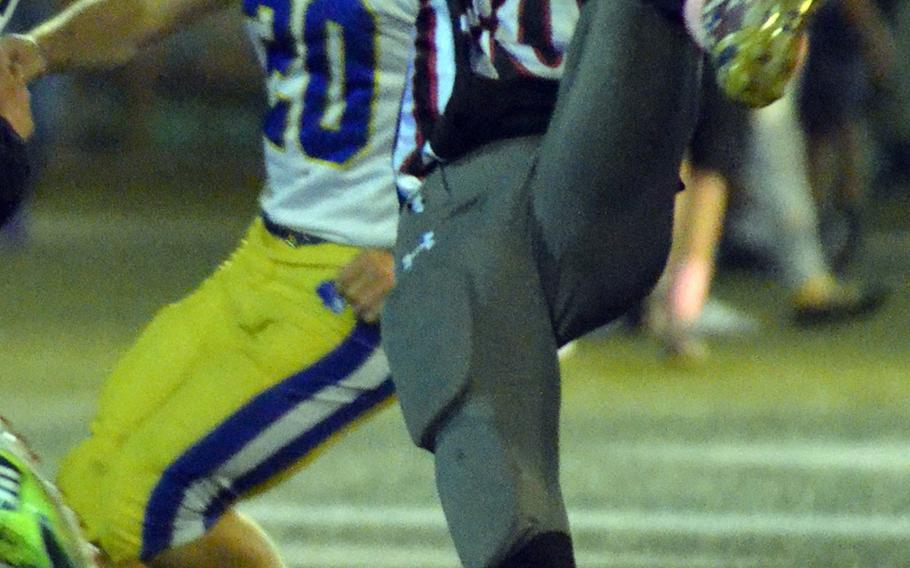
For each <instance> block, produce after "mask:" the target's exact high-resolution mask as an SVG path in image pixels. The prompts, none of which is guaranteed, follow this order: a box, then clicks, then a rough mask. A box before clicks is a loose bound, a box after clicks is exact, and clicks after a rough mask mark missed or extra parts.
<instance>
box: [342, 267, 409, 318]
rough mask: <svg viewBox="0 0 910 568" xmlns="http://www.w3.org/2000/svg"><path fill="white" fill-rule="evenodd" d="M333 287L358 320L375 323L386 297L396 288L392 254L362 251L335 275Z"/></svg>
mask: <svg viewBox="0 0 910 568" xmlns="http://www.w3.org/2000/svg"><path fill="white" fill-rule="evenodd" d="M335 284H336V285H337V287H338V293H339V294H341V295H342V297H344V299H345V300H347V301H348V303H349V304H351V307H353V308H354V313H356V314H357V316H358V317H359V318H360V319H362V320H363V321H365V322H367V323H376V322H378V321H379V314H381V313H382V305H383V303H385V297H386V295H388V293H389V291H390V290H391V289H392V286H394V285H395V260H394V259H393V258H392V253H390V252H389V251H387V250H384V249H367V250H365V251H363V252H361V253H360V254H358V255H357V256H356V257H355V258H354V260H352V261H351V262H349V263H348V264H347V265H345V266H344V267H343V268H342V269H341V270H340V271H339V272H338V277H337V278H336V279H335Z"/></svg>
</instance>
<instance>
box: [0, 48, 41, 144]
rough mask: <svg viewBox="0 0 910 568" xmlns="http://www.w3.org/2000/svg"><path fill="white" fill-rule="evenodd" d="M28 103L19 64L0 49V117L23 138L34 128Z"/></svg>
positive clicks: (26, 89) (27, 94) (29, 100)
mask: <svg viewBox="0 0 910 568" xmlns="http://www.w3.org/2000/svg"><path fill="white" fill-rule="evenodd" d="M30 103H31V97H30V96H29V92H28V88H27V87H26V83H25V79H24V76H23V72H22V68H21V66H20V65H19V64H17V63H15V62H14V61H12V60H10V58H9V56H8V54H7V53H6V52H5V51H3V50H0V117H3V118H4V119H5V120H6V121H7V122H8V123H9V125H10V126H12V127H13V130H15V131H16V134H18V135H19V136H21V137H22V138H23V139H27V138H29V137H30V136H31V135H32V132H33V131H34V130H35V123H34V120H33V119H32V111H31V106H30Z"/></svg>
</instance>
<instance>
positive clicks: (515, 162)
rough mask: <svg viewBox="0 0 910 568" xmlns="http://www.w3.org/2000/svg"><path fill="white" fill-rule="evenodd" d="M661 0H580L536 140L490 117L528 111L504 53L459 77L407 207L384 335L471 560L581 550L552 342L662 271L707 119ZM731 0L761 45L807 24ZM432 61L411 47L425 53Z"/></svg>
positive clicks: (579, 330) (794, 11)
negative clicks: (571, 516) (506, 80)
mask: <svg viewBox="0 0 910 568" xmlns="http://www.w3.org/2000/svg"><path fill="white" fill-rule="evenodd" d="M750 2H751V3H750ZM719 3H720V4H723V0H721V2H714V5H717V4H719ZM467 4H468V5H470V3H467ZM494 4H495V3H494ZM660 4H662V5H660V6H658V0H655V2H654V3H653V4H652V3H643V2H642V1H641V0H588V2H586V3H585V4H584V6H583V7H582V12H581V16H580V19H579V21H578V26H577V28H576V31H575V35H574V37H573V39H572V44H571V45H570V46H569V49H568V61H567V62H566V63H565V69H564V76H563V79H562V81H561V84H560V85H559V92H558V100H557V103H556V107H555V111H554V112H553V115H552V119H551V121H550V123H549V126H548V128H547V130H546V133H545V134H544V135H543V136H542V137H540V136H537V135H534V134H533V133H528V132H525V133H522V132H521V128H522V125H523V124H526V122H523V121H516V120H513V118H514V117H513V116H505V115H503V116H500V117H497V116H496V115H495V112H498V111H503V110H505V111H513V110H514V109H515V105H519V106H520V105H525V106H524V107H523V108H524V109H531V110H535V108H536V107H535V99H533V98H532V97H530V96H528V97H524V99H523V100H518V101H515V105H511V104H504V103H503V102H502V101H503V97H506V96H508V95H509V94H512V93H514V92H516V89H509V88H500V89H499V90H497V88H496V86H495V81H491V80H490V78H491V76H492V75H495V74H496V73H497V72H501V69H502V68H501V67H499V66H497V65H496V62H495V61H494V62H493V64H492V65H488V66H486V67H481V69H480V74H482V75H483V78H477V77H474V78H472V79H469V80H467V81H462V82H459V81H458V78H457V76H456V80H455V84H454V87H453V93H454V94H453V95H452V96H453V100H450V101H449V102H448V105H447V106H446V107H445V109H444V114H445V115H448V116H444V117H443V119H441V120H440V122H439V125H440V126H437V127H436V129H435V130H433V131H432V132H429V135H430V137H429V140H430V142H431V146H432V149H433V150H434V151H435V155H436V156H437V157H438V156H442V157H443V158H446V160H445V161H442V162H441V163H439V164H438V166H437V167H436V168H435V169H433V170H432V173H430V175H429V176H428V177H427V178H426V179H425V182H424V184H423V186H422V189H421V190H420V191H419V192H417V193H415V194H413V195H411V196H410V198H409V201H407V203H406V205H405V207H404V209H403V213H402V218H401V220H400V226H399V238H398V242H397V245H396V251H395V256H396V273H397V279H398V280H397V282H398V284H397V287H396V289H395V290H394V291H393V292H392V294H391V296H390V297H389V299H388V301H387V303H386V308H385V312H384V315H383V340H384V343H385V348H386V351H387V354H388V357H389V361H390V364H391V367H392V376H393V378H394V380H395V383H396V387H397V390H398V395H399V398H400V402H401V407H402V410H403V413H404V417H405V420H406V423H407V426H408V429H409V431H410V433H411V436H412V437H413V438H414V440H415V441H416V442H417V443H418V444H419V445H420V446H422V447H424V448H426V449H428V450H430V451H432V452H433V453H434V454H435V466H436V482H437V489H438V493H439V496H440V499H441V502H442V505H443V509H444V510H445V514H446V518H447V521H448V524H449V528H450V532H451V535H452V538H453V540H454V542H455V546H456V548H457V551H458V554H459V556H460V558H461V560H462V562H463V563H464V565H465V566H468V567H499V568H505V567H519V566H522V567H532V566H533V567H541V568H544V567H566V566H574V557H573V551H572V544H571V538H570V536H569V524H568V520H567V515H566V510H565V505H564V502H563V498H562V494H561V490H560V483H559V407H560V377H559V366H558V360H557V349H558V347H559V346H561V345H563V344H565V343H567V342H568V341H570V340H572V339H574V338H577V337H579V336H580V335H582V334H584V333H585V332H587V331H589V330H591V329H593V328H595V327H598V326H600V325H603V324H604V323H606V322H608V321H610V320H612V319H614V318H615V317H617V316H618V315H620V314H622V313H623V312H624V311H626V309H627V308H629V307H630V306H631V305H632V304H633V303H635V302H636V301H637V300H638V299H639V298H641V297H643V296H644V295H645V294H647V293H648V291H649V290H650V289H651V287H652V286H653V284H654V283H655V281H656V280H657V278H658V276H659V275H660V273H661V270H662V269H663V266H664V263H665V261H666V256H667V253H668V249H669V244H670V235H671V225H672V217H673V202H674V194H675V193H676V191H677V190H679V188H680V183H679V178H678V173H679V166H680V161H681V159H682V155H683V151H684V149H685V147H686V145H687V143H688V141H689V137H690V134H691V132H692V129H693V127H694V119H695V116H696V104H697V103H696V99H697V88H698V80H699V77H698V76H699V67H700V64H699V62H700V54H699V51H698V49H697V48H696V46H695V44H694V43H693V42H692V41H691V39H690V38H689V37H688V36H687V34H686V31H685V29H684V27H683V25H682V24H681V22H680V19H679V18H674V17H673V14H674V12H675V13H676V14H677V15H678V13H679V11H680V9H681V7H682V2H674V0H668V1H666V2H663V1H661V2H660ZM465 5H466V3H464V2H449V3H448V9H449V11H450V12H452V14H454V15H451V20H452V22H453V25H452V29H454V30H458V31H463V32H464V33H465V35H468V34H472V33H473V34H474V36H473V37H481V38H482V37H484V36H483V35H482V34H483V33H485V32H484V31H483V29H482V28H483V22H484V19H483V17H477V14H474V13H471V12H470V11H469V12H468V13H467V14H459V13H458V10H459V9H463V8H464V6H465ZM529 5H531V6H533V7H536V9H541V5H540V3H537V2H535V3H533V4H532V3H529ZM553 5H554V4H550V6H551V7H552V6H553ZM711 5H712V4H711V3H709V4H708V8H707V9H708V10H710V9H711V8H710V6H711ZM729 5H731V6H733V5H735V6H733V7H734V8H735V9H740V12H742V11H746V12H748V11H749V10H751V9H752V8H750V7H749V6H751V5H756V6H757V10H759V11H760V12H761V14H760V15H759V16H758V17H757V18H756V19H755V20H752V22H753V23H755V26H754V28H752V29H751V30H747V35H748V33H752V32H755V33H758V32H759V30H762V31H761V33H764V32H765V31H768V32H769V35H768V36H767V38H765V39H767V41H769V42H770V41H778V40H777V39H771V38H778V39H779V38H781V37H786V36H788V35H790V34H791V32H794V30H796V33H801V29H802V24H801V22H798V21H797V22H794V21H792V20H791V18H797V19H799V18H802V17H803V15H804V14H802V13H801V12H799V9H798V8H794V7H793V6H789V5H787V6H783V7H781V6H780V5H779V3H775V2H774V0H747V2H738V1H736V0H732V1H731V2H730V3H729ZM743 6H746V8H743ZM527 9H528V10H531V9H535V8H527ZM733 11H735V10H733ZM776 11H780V12H781V13H782V14H783V17H782V18H778V17H777V16H780V15H781V14H776V15H775V17H774V18H773V20H774V21H779V20H783V21H784V22H785V25H786V26H787V28H786V29H784V30H777V33H775V34H773V35H770V32H773V31H774V30H773V29H770V30H769V29H767V28H768V27H769V26H764V24H765V23H766V22H769V21H771V20H772V19H771V18H770V14H771V13H772V12H775V13H776ZM554 14H555V9H554ZM525 15H526V14H525ZM481 16H483V15H481ZM668 16H670V17H668ZM723 17H724V16H723V15H722V16H720V19H723ZM707 20H710V21H712V22H716V21H718V20H717V19H713V20H712V19H710V18H707ZM742 23H743V22H737V25H739V24H742ZM750 25H751V24H750ZM472 26H475V27H474V28H472ZM423 27H425V28H426V29H430V30H432V31H433V33H437V31H438V29H439V27H438V20H435V19H433V18H430V17H426V18H424V19H421V18H420V17H419V18H418V30H420V29H422V28H423ZM770 27H772V28H773V27H774V26H773V22H772V25H771V26H770ZM519 29H520V25H519ZM541 29H545V27H543V28H542V27H540V26H537V27H533V28H532V27H529V28H527V29H526V30H525V31H526V32H527V35H526V36H521V35H519V37H528V36H529V35H530V34H531V33H532V32H534V33H540V31H541ZM553 29H557V26H556V25H555V24H554V25H553ZM712 29H713V28H712ZM733 30H734V31H740V28H739V27H736V26H734V27H733ZM729 31H730V28H729V27H727V28H726V29H725V30H722V31H721V32H720V33H721V34H727V33H728V32H729ZM782 32H783V33H782ZM456 33H458V32H456ZM504 33H505V32H504ZM708 33H711V32H710V31H709V32H708ZM725 37H726V36H725ZM742 37H743V36H740V35H737V36H736V37H735V38H734V39H733V42H734V45H733V52H730V53H725V54H724V57H725V59H724V61H728V60H729V58H726V55H730V56H733V57H735V51H736V47H737V46H736V43H735V42H738V41H740V39H741V38H742ZM484 41H486V40H484ZM763 41H764V40H763ZM788 41H789V42H790V43H789V44H788V45H787V46H785V49H783V50H777V52H776V53H777V54H778V55H779V54H780V53H781V52H783V51H786V52H787V55H786V57H787V58H795V50H796V41H795V40H794V39H793V36H792V35H790V39H789V40H788ZM456 43H457V42H456ZM727 45H728V46H729V44H727ZM418 46H420V43H419V42H418ZM765 47H768V46H765ZM776 47H780V46H779V45H778V46H776ZM457 49H458V48H457V47H456V55H458V52H457ZM494 49H496V48H494V47H491V48H489V51H490V52H493V51H494ZM418 51H419V50H418ZM465 51H467V53H468V54H469V55H465ZM719 52H724V50H723V49H720V50H719ZM499 53H501V50H500V51H499V52H497V54H499ZM538 53H544V54H545V55H546V52H545V51H541V50H539V51H538ZM461 55H462V57H463V59H462V64H461V65H462V66H461V68H460V69H461V70H463V69H464V68H468V69H471V70H476V69H477V68H478V66H477V63H476V62H477V61H478V59H477V57H478V56H482V55H483V54H482V53H479V52H478V51H472V50H471V49H467V50H463V51H462V53H461ZM550 55H551V54H550ZM440 60H441V58H438V57H424V58H421V55H420V53H418V58H417V64H418V66H419V65H420V64H421V62H429V63H430V64H432V65H433V66H438V65H439V61H440ZM788 61H790V59H788ZM465 62H467V63H465ZM782 68H788V69H789V68H790V67H789V63H787V64H785V65H783V66H782ZM734 71H736V70H734ZM740 71H741V69H740ZM469 73H470V71H469ZM746 75H748V73H746ZM443 77H444V76H443ZM779 78H780V77H777V79H779ZM436 85H437V84H436V83H434V82H432V81H424V84H423V85H418V87H417V88H416V90H417V91H419V90H420V88H424V91H425V92H427V93H430V94H431V95H433V96H424V97H423V99H421V98H420V96H419V94H418V96H415V106H419V104H420V103H421V101H422V100H429V101H435V100H436V99H435V94H436V93H437V91H440V92H441V91H442V90H443V89H441V88H438V89H437V90H436V91H434V90H433V89H434V88H436ZM427 86H429V88H427ZM778 87H779V85H776V87H775V89H774V92H775V93H777V92H779V90H780V89H779V88H778ZM466 91H467V95H466V94H465V92H466ZM746 91H749V92H753V89H752V85H751V83H747V84H746ZM529 92H531V91H529ZM534 92H535V93H537V94H539V92H536V91H534ZM456 95H457V96H460V97H462V99H461V102H458V101H456V100H455V97H456ZM775 96H779V95H775ZM762 104H765V103H764V102H762ZM538 106H541V105H538ZM541 107H542V106H541ZM426 108H427V107H426V106H424V107H423V108H421V109H419V110H421V111H422V112H426ZM491 109H493V111H491ZM431 110H432V109H431ZM418 114H419V113H418ZM531 114H533V113H531ZM476 115H484V116H483V118H482V119H480V120H478V119H477V118H476ZM472 117H474V120H472ZM447 121H448V122H447ZM418 122H419V121H418ZM402 124H403V126H404V127H408V126H409V124H408V123H407V122H403V123H402ZM496 128H500V133H501V134H503V135H501V136H499V137H497V136H496V132H495V129H496ZM405 130H407V128H405ZM491 130H492V131H493V132H491ZM422 134H427V133H425V132H424V133H422ZM520 134H525V135H523V136H522V135H520ZM529 134H530V135H529ZM464 139H473V140H474V141H475V142H476V144H474V146H473V147H472V146H471V144H470V143H467V144H466V143H464ZM418 140H421V138H419V137H418ZM460 142H461V143H460ZM442 150H445V154H447V155H443V152H442ZM459 150H461V152H460V153H459ZM412 162H413V161H412Z"/></svg>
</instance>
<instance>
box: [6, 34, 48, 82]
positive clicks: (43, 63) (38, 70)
mask: <svg viewBox="0 0 910 568" xmlns="http://www.w3.org/2000/svg"><path fill="white" fill-rule="evenodd" d="M0 51H2V52H3V53H4V54H5V56H6V57H7V58H8V59H9V60H10V62H11V63H13V64H15V65H18V66H19V68H20V69H21V70H22V79H23V81H24V82H25V84H29V83H31V82H32V81H34V80H35V79H37V78H38V77H40V76H41V75H43V74H44V73H46V72H47V60H46V59H45V58H44V53H43V52H42V51H41V48H40V47H38V44H37V43H35V40H33V39H32V38H30V37H29V36H26V35H21V34H6V35H4V36H2V37H0Z"/></svg>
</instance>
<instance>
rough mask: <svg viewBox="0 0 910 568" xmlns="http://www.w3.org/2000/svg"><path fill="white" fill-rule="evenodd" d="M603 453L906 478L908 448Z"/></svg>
mask: <svg viewBox="0 0 910 568" xmlns="http://www.w3.org/2000/svg"><path fill="white" fill-rule="evenodd" d="M602 448H603V449H602V450H601V449H598V450H594V451H598V452H602V454H603V455H605V456H609V457H610V458H624V459H627V458H635V459H639V460H642V461H646V462H654V461H657V462H670V463H677V464H687V465H695V466H698V465H704V466H705V467H715V468H720V467H768V468H778V469H819V470H821V469H823V470H855V471H858V472H894V473H903V474H907V475H910V444H907V443H899V442H889V441H881V440H871V441H867V442H843V441H827V440H819V441H813V440H799V441H782V442H775V441H765V442H760V443H743V442H696V443H688V442H687V443H680V442H653V443H649V442H641V443H640V442H635V443H628V444H626V443H618V444H606V445H604V446H602Z"/></svg>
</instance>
